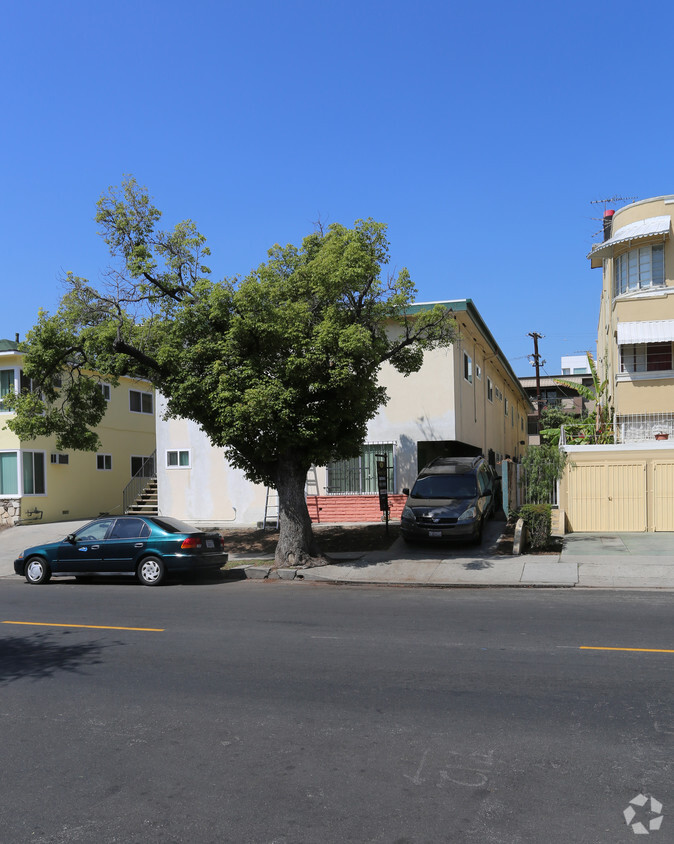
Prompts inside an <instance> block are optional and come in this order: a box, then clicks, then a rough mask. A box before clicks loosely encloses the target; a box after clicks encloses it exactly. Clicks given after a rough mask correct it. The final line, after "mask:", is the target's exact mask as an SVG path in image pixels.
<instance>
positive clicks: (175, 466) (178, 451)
mask: <svg viewBox="0 0 674 844" xmlns="http://www.w3.org/2000/svg"><path fill="white" fill-rule="evenodd" d="M170 454H175V456H176V461H177V462H176V463H173V464H170V463H169V455H170ZM181 454H186V455H187V463H181V462H180V455H181ZM166 468H167V469H171V470H172V469H191V468H192V451H191V450H190V449H189V448H167V449H166Z"/></svg>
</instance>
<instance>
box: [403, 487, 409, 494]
mask: <svg viewBox="0 0 674 844" xmlns="http://www.w3.org/2000/svg"><path fill="white" fill-rule="evenodd" d="M409 494H410V491H409V489H408V488H407V487H406V486H404V487H403V495H409Z"/></svg>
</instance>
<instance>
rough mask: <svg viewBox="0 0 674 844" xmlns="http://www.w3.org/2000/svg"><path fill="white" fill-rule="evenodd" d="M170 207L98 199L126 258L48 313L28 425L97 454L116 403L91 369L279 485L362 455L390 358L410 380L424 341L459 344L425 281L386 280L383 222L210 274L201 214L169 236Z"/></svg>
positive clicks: (26, 405)
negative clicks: (164, 222) (100, 427)
mask: <svg viewBox="0 0 674 844" xmlns="http://www.w3.org/2000/svg"><path fill="white" fill-rule="evenodd" d="M160 216H161V215H160V212H159V211H158V210H157V209H156V208H155V207H154V206H153V204H152V202H151V200H150V198H149V196H148V194H147V191H146V190H145V189H142V188H140V187H139V186H138V185H137V184H136V182H135V181H134V180H133V179H130V178H128V179H126V180H125V181H124V183H123V185H122V186H121V188H110V189H109V191H108V192H107V193H106V194H104V196H103V197H102V198H101V199H100V201H99V203H98V213H97V216H96V219H97V221H98V222H99V223H100V225H101V234H102V236H103V238H104V239H105V241H106V243H108V245H109V247H110V251H111V253H112V255H113V256H115V257H116V258H117V259H119V261H120V263H121V267H120V268H119V269H118V270H117V271H115V272H113V273H111V274H110V275H109V276H108V278H107V281H106V283H105V285H104V286H103V287H102V289H96V288H95V287H94V286H92V285H91V284H90V283H89V282H88V281H87V280H86V279H82V278H79V277H77V276H75V275H73V274H69V275H68V277H67V279H66V282H67V286H68V292H67V293H66V295H65V296H64V298H63V300H62V302H61V304H60V307H59V309H58V311H57V313H56V314H54V315H53V316H49V315H48V314H46V313H41V314H40V317H39V320H38V323H37V325H36V326H35V327H34V328H33V330H32V331H31V332H30V333H29V334H28V338H27V345H26V347H25V348H26V352H27V354H26V358H25V364H24V370H25V372H26V374H27V375H28V376H29V377H31V378H33V379H35V381H36V383H37V384H38V387H39V389H40V390H41V392H42V396H39V395H38V394H34V395H31V396H30V397H28V396H22V397H20V398H18V399H17V400H16V404H15V409H16V411H17V416H16V418H15V419H14V420H12V421H11V422H10V423H9V424H10V426H11V427H12V428H13V429H14V430H15V431H16V432H17V433H19V432H22V434H23V435H30V436H37V435H38V434H47V433H56V434H57V436H58V437H59V447H61V448H65V447H71V448H95V447H96V445H97V438H96V435H95V432H94V428H95V426H96V425H97V424H98V422H99V421H100V419H101V418H102V416H103V413H104V412H105V402H104V401H101V396H100V391H98V390H97V389H96V387H95V384H94V383H93V381H92V377H93V376H92V373H94V372H96V373H98V374H99V376H100V377H101V378H102V379H104V380H107V381H110V382H112V383H116V379H117V378H119V376H121V375H130V376H135V377H142V378H146V379H148V380H149V381H151V382H152V383H153V384H154V385H155V387H157V388H158V389H159V390H160V391H161V393H162V394H163V396H164V397H165V398H166V401H167V415H168V416H171V417H185V418H187V419H191V420H194V421H195V422H197V423H198V424H199V425H200V426H201V428H202V429H203V431H204V432H205V433H206V435H207V436H208V437H209V438H210V440H211V442H212V443H213V444H214V445H216V446H220V447H223V448H224V449H225V452H226V455H227V457H228V459H229V460H230V461H231V462H232V463H233V464H234V465H236V466H238V467H240V468H241V469H243V470H244V471H245V473H246V475H247V476H248V477H249V478H250V479H251V480H254V481H258V482H263V483H266V484H269V485H271V486H275V487H277V489H279V492H280V493H281V494H282V491H281V489H280V483H281V482H282V481H284V480H285V479H286V478H287V476H288V474H289V467H291V468H292V471H291V472H290V474H291V475H293V476H294V475H295V474H297V476H298V477H301V475H302V473H304V475H306V471H307V470H308V469H309V467H310V466H311V464H312V463H313V464H317V465H325V464H326V463H327V462H328V461H330V460H333V459H337V458H346V457H351V456H355V455H357V454H358V453H359V450H360V447H361V444H362V442H363V440H364V438H365V435H366V429H367V423H368V421H369V420H370V419H372V418H373V417H374V416H375V414H376V412H377V410H378V408H379V407H380V406H381V405H382V403H384V402H386V400H387V396H386V391H385V389H384V388H383V387H382V386H380V385H379V384H378V382H377V375H378V372H379V369H380V367H381V364H382V363H383V362H384V361H390V363H391V364H392V365H393V366H394V367H395V368H396V369H397V370H398V371H399V372H401V373H403V374H404V375H407V374H409V373H411V372H414V371H416V370H418V369H419V367H420V366H421V363H422V359H423V352H424V350H425V349H429V348H432V347H434V346H447V345H449V344H451V343H452V341H453V339H454V336H455V331H456V329H455V323H454V320H453V319H452V318H451V314H450V312H449V311H448V310H447V309H445V308H444V307H442V306H435V307H434V308H431V309H429V310H428V311H425V312H423V313H420V314H414V316H411V315H410V314H409V310H410V304H411V303H412V301H413V298H414V295H415V292H416V290H415V287H414V284H413V283H412V280H411V278H410V275H409V273H408V272H407V270H406V269H403V270H401V271H400V272H399V273H398V274H397V276H395V277H390V276H383V275H382V268H383V267H384V266H385V265H386V263H387V262H388V257H389V251H388V241H387V238H386V226H385V225H383V224H382V223H377V222H375V221H373V220H359V221H357V222H356V223H355V225H354V226H353V228H346V227H344V226H342V225H339V224H333V225H331V226H330V227H329V228H328V229H327V230H318V231H314V232H312V233H311V234H310V235H309V236H308V237H306V238H305V239H304V240H303V241H302V244H301V246H293V245H287V246H280V245H278V244H277V245H275V246H273V247H272V248H271V249H270V250H269V253H268V258H267V260H266V261H265V262H264V263H262V264H260V266H259V267H258V268H257V269H255V270H253V271H252V272H251V273H250V274H249V275H247V276H246V277H245V278H243V279H242V280H239V279H224V280H223V281H220V282H214V281H212V280H211V279H210V278H209V275H210V270H209V268H208V267H207V266H206V265H205V264H204V262H203V259H204V257H206V256H208V255H209V254H210V253H209V250H208V248H207V247H206V244H205V238H204V237H203V236H202V235H201V234H199V232H198V231H197V230H196V227H195V225H194V223H192V222H191V221H185V222H181V223H179V224H178V225H177V226H175V228H174V229H173V230H172V231H168V232H167V231H162V230H159V229H158V222H159V219H160ZM64 374H65V377H66V380H65V382H64V386H63V388H61V389H60V390H54V388H53V387H52V386H51V385H52V383H53V378H54V376H56V375H64ZM94 380H95V379H94ZM92 385H93V386H92ZM37 417H40V418H39V419H38V418H37ZM303 482H304V481H303V479H302V480H301V483H302V484H303ZM297 483H298V484H299V483H300V481H297ZM281 505H282V509H283V501H282V502H281ZM293 506H294V505H293ZM305 509H306V508H305ZM303 518H304V516H303ZM306 519H308V515H306Z"/></svg>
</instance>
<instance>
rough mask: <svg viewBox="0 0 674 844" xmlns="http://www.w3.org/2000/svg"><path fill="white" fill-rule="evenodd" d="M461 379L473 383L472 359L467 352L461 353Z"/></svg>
mask: <svg viewBox="0 0 674 844" xmlns="http://www.w3.org/2000/svg"><path fill="white" fill-rule="evenodd" d="M463 380H464V381H467V382H468V383H469V384H472V383H473V359H472V358H471V356H470V355H469V354H468V352H464V353H463Z"/></svg>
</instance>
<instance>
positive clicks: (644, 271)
mask: <svg viewBox="0 0 674 844" xmlns="http://www.w3.org/2000/svg"><path fill="white" fill-rule="evenodd" d="M654 249H657V250H658V256H659V257H658V260H657V262H656V265H657V270H658V278H657V280H656V279H654V273H653V266H654V263H653V250H654ZM660 271H661V273H662V275H660ZM664 286H665V247H664V244H663V243H651V244H646V245H645V246H637V247H635V248H634V249H629V250H627V251H626V252H623V253H621V254H620V255H616V256H615V258H614V259H613V298H614V299H616V298H617V297H618V296H626V295H628V294H629V293H635V292H638V291H639V290H648V289H650V288H662V287H664Z"/></svg>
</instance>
